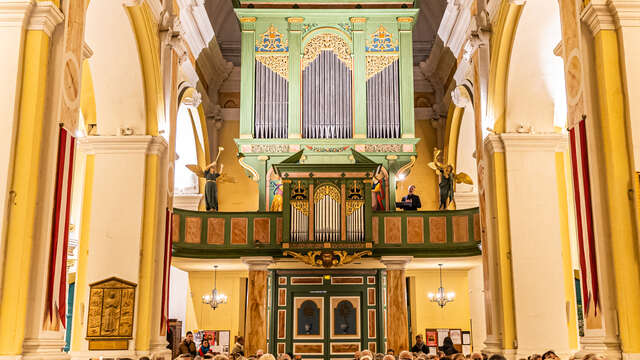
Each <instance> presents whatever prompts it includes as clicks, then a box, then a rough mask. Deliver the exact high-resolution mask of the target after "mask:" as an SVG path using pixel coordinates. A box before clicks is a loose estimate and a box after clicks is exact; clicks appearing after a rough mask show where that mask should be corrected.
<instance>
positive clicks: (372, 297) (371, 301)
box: [367, 288, 376, 306]
mask: <svg viewBox="0 0 640 360" xmlns="http://www.w3.org/2000/svg"><path fill="white" fill-rule="evenodd" d="M367 305H369V306H375V305H376V288H368V289H367Z"/></svg>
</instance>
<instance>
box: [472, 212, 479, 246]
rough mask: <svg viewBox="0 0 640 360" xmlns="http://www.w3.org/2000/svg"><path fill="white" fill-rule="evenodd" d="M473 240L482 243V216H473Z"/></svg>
mask: <svg viewBox="0 0 640 360" xmlns="http://www.w3.org/2000/svg"><path fill="white" fill-rule="evenodd" d="M473 240H474V241H480V215H479V214H473Z"/></svg>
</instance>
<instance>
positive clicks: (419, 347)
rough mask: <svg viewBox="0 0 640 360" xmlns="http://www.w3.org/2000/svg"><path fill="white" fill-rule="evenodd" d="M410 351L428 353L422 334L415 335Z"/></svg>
mask: <svg viewBox="0 0 640 360" xmlns="http://www.w3.org/2000/svg"><path fill="white" fill-rule="evenodd" d="M411 352H412V353H416V354H417V353H425V354H428V353H429V348H428V347H427V344H425V343H424V341H422V335H416V344H415V345H413V347H412V348H411Z"/></svg>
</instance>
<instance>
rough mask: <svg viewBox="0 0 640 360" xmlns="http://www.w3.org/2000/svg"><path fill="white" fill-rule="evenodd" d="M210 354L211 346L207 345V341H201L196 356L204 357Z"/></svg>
mask: <svg viewBox="0 0 640 360" xmlns="http://www.w3.org/2000/svg"><path fill="white" fill-rule="evenodd" d="M210 352H211V346H210V345H209V340H207V339H204V340H202V343H201V344H200V350H198V354H200V356H205V355H206V354H209V353H210Z"/></svg>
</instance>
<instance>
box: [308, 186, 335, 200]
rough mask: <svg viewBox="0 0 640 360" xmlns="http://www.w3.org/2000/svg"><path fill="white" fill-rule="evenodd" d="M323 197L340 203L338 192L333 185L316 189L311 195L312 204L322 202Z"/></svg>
mask: <svg viewBox="0 0 640 360" xmlns="http://www.w3.org/2000/svg"><path fill="white" fill-rule="evenodd" d="M325 196H329V197H331V198H332V199H333V200H334V201H336V202H340V191H339V190H338V188H336V187H335V186H333V185H329V184H324V185H321V186H319V187H318V189H316V191H315V193H314V195H313V202H314V203H317V202H318V201H320V200H322V198H324V197H325Z"/></svg>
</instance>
